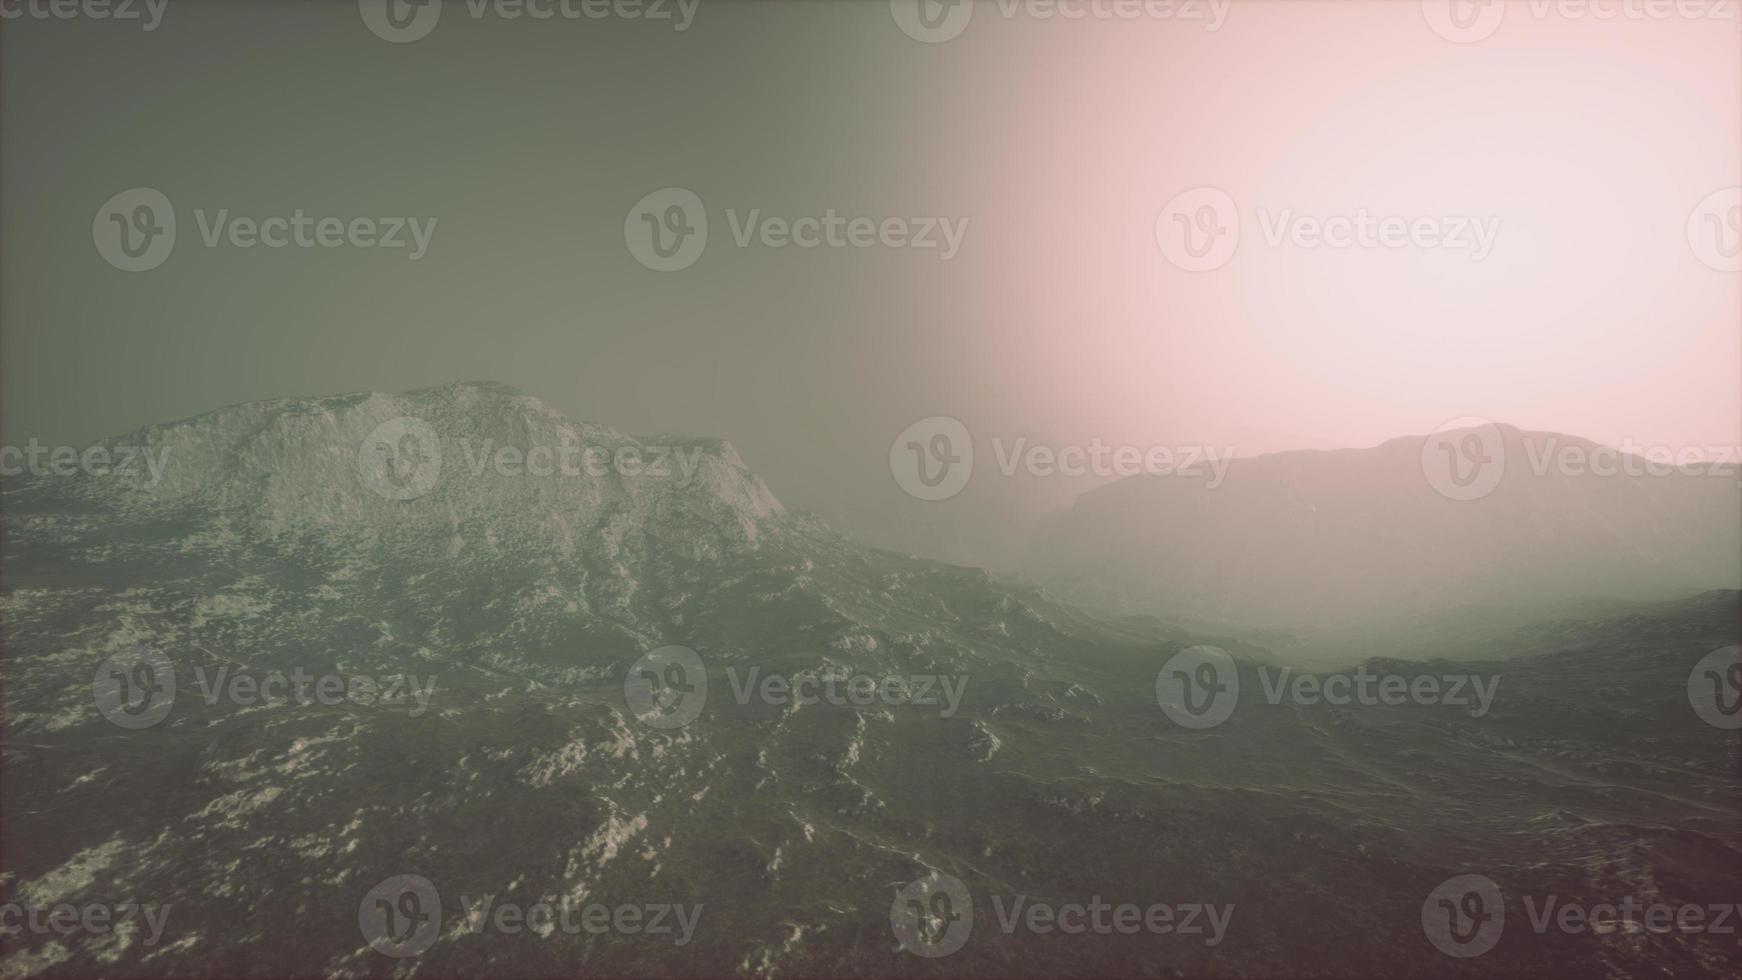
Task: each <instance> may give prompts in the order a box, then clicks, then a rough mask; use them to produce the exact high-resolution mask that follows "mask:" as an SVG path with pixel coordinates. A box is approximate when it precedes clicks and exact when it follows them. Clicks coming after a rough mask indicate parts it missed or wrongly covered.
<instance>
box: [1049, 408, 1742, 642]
mask: <svg viewBox="0 0 1742 980" xmlns="http://www.w3.org/2000/svg"><path fill="white" fill-rule="evenodd" d="M1484 444H1485V446H1484ZM1445 452H1452V453H1456V454H1458V458H1457V460H1456V465H1455V467H1453V466H1448V464H1447V462H1446V458H1445V457H1444V456H1443V455H1442V454H1443V453H1445ZM1465 453H1469V454H1470V456H1471V460H1470V461H1469V462H1466V461H1465V460H1464V459H1463V455H1464V454H1465ZM1485 461H1486V462H1485ZM1581 461H1583V462H1581ZM1591 461H1594V462H1595V469H1593V467H1592V466H1591V465H1590V464H1591ZM1654 469H1658V470H1659V472H1658V473H1653V472H1652V470H1654ZM1610 473H1612V474H1613V475H1609V474H1610ZM1484 474H1487V475H1489V476H1491V479H1487V482H1482V481H1483V480H1484V479H1486V477H1485V475H1484ZM1739 485H1742V484H1739V482H1738V471H1737V469H1736V467H1735V466H1734V465H1720V466H1711V467H1701V468H1700V472H1699V473H1697V474H1693V473H1685V472H1662V471H1661V469H1660V468H1658V467H1656V465H1655V464H1654V463H1651V462H1650V461H1649V460H1647V459H1645V458H1641V457H1637V456H1629V455H1625V454H1615V453H1613V452H1612V451H1610V450H1607V449H1605V448H1604V447H1602V446H1599V445H1598V444H1596V443H1594V442H1591V441H1589V440H1585V439H1579V438H1576V437H1573V436H1565V435H1559V434H1556V433H1548V432H1525V431H1521V430H1519V429H1517V428H1514V427H1512V426H1506V425H1490V426H1482V427H1476V428H1471V429H1466V430H1457V431H1452V432H1447V433H1440V434H1436V435H1435V436H1431V437H1412V438H1401V439H1394V440H1392V441H1389V442H1386V443H1384V444H1382V445H1380V446H1377V447H1375V448H1372V449H1346V450H1336V451H1307V452H1289V453H1277V454H1274V455H1268V456H1259V457H1256V458H1250V459H1239V460H1235V461H1234V462H1233V463H1232V464H1231V465H1230V466H1229V469H1228V473H1227V476H1226V478H1225V480H1224V481H1223V482H1221V483H1220V484H1219V485H1217V484H1215V483H1214V481H1210V480H1206V479H1203V478H1190V477H1181V476H1178V475H1170V476H1138V477H1128V478H1126V479H1123V480H1120V481H1117V482H1115V483H1112V484H1109V485H1107V486H1105V487H1101V488H1098V489H1096V490H1094V491H1091V492H1089V493H1086V494H1084V495H1083V496H1082V497H1080V498H1078V500H1077V501H1076V502H1075V503H1074V505H1073V506H1072V507H1071V508H1070V509H1069V510H1068V511H1066V512H1065V513H1062V514H1060V515H1058V516H1057V517H1055V518H1054V519H1053V520H1052V521H1050V522H1049V523H1048V524H1047V525H1046V526H1045V527H1043V528H1042V529H1041V530H1040V531H1039V532H1037V534H1036V535H1035V540H1034V542H1033V546H1032V548H1031V550H1030V554H1029V557H1028V560H1027V563H1026V569H1027V571H1028V572H1029V573H1030V574H1031V575H1033V576H1034V577H1035V578H1036V579H1037V580H1038V581H1040V582H1041V583H1043V584H1045V585H1047V586H1049V587H1051V588H1054V589H1055V590H1056V591H1058V592H1059V593H1060V594H1061V595H1063V596H1066V597H1068V598H1071V599H1073V600H1076V601H1081V602H1085V603H1089V604H1092V605H1100V606H1106V607H1108V608H1113V609H1123V610H1132V611H1144V612H1155V613H1160V614H1165V615H1180V616H1193V617H1201V618H1205V619H1211V620H1217V621H1226V622H1232V623H1239V624H1243V625H1245V626H1263V627H1270V628H1279V629H1291V628H1299V629H1331V630H1334V629H1337V628H1339V627H1344V626H1349V627H1353V628H1355V629H1357V630H1359V631H1363V632H1367V631H1371V630H1372V629H1373V627H1374V625H1375V624H1376V623H1379V622H1384V621H1389V620H1395V619H1398V618H1400V617H1414V616H1419V615H1423V614H1431V613H1439V612H1444V611H1447V610H1455V609H1458V608H1461V607H1466V606H1473V605H1494V604H1500V605H1506V604H1511V605H1519V606H1523V607H1526V608H1536V607H1538V606H1540V604H1543V603H1553V602H1560V601H1565V600H1570V599H1577V598H1582V597H1600V598H1622V599H1669V598H1674V597H1677V596H1682V595H1686V594H1689V593H1692V592H1698V591H1702V590H1705V589H1711V588H1736V587H1738V586H1739V585H1742V558H1739V556H1742V492H1739V491H1738V486H1739Z"/></svg>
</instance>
